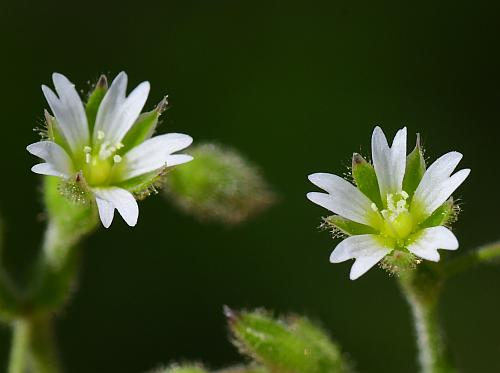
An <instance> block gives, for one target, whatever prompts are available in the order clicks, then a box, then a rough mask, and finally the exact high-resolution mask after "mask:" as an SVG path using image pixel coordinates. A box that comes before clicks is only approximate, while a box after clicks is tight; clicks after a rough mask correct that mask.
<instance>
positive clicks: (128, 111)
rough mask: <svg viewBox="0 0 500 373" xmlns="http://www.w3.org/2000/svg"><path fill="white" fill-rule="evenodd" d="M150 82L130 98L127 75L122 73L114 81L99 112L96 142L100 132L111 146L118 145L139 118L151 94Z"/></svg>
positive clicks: (136, 90) (134, 91) (95, 134)
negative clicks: (127, 90) (127, 94)
mask: <svg viewBox="0 0 500 373" xmlns="http://www.w3.org/2000/svg"><path fill="white" fill-rule="evenodd" d="M149 88H150V86H149V82H142V83H141V84H139V85H138V86H137V87H136V88H135V89H134V90H133V91H132V92H131V93H130V94H129V96H128V97H125V94H126V89H127V74H125V73H124V72H121V73H120V74H118V76H117V77H116V78H115V79H114V80H113V82H112V83H111V86H110V88H109V90H108V91H107V92H106V95H105V96H104V98H103V100H102V102H101V105H100V106H99V110H98V112H97V117H96V123H95V127H94V134H93V136H94V141H96V140H97V137H98V134H99V133H100V132H103V133H104V136H105V138H104V139H105V140H106V141H109V142H110V143H111V145H116V144H118V143H119V142H120V141H121V140H122V139H123V137H124V136H125V134H126V133H127V132H128V130H129V129H130V128H131V127H132V125H133V124H134V122H135V121H136V119H137V118H138V117H139V114H140V113H141V110H142V108H143V107H144V104H145V103H146V100H147V98H148V94H149Z"/></svg>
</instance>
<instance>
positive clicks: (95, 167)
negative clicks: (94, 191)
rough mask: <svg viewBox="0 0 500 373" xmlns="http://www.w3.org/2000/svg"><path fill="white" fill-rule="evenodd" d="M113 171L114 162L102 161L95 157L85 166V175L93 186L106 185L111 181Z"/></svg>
mask: <svg viewBox="0 0 500 373" xmlns="http://www.w3.org/2000/svg"><path fill="white" fill-rule="evenodd" d="M112 170H113V162H112V161H111V160H109V159H105V160H101V159H99V158H98V157H95V158H94V159H92V160H91V162H89V163H88V164H86V165H85V167H84V169H83V175H84V176H85V180H86V181H87V183H88V184H89V185H91V186H98V185H106V184H108V183H109V181H110V178H111V174H112Z"/></svg>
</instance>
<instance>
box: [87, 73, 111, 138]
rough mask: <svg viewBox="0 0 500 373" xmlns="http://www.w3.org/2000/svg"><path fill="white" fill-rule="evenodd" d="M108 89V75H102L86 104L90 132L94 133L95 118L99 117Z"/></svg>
mask: <svg viewBox="0 0 500 373" xmlns="http://www.w3.org/2000/svg"><path fill="white" fill-rule="evenodd" d="M107 91H108V80H107V79H106V76H104V75H101V77H100V78H99V80H98V81H97V84H96V85H95V88H94V91H93V92H92V93H91V94H90V96H89V99H88V101H87V105H86V106H85V111H86V113H87V121H88V124H89V130H90V133H92V131H93V129H94V125H95V119H96V117H97V111H98V110H99V106H100V105H101V101H102V99H103V98H104V95H105V94H106V92H107Z"/></svg>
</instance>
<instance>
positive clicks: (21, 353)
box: [8, 317, 60, 373]
mask: <svg viewBox="0 0 500 373" xmlns="http://www.w3.org/2000/svg"><path fill="white" fill-rule="evenodd" d="M13 325H14V328H13V341H12V348H11V353H10V361H9V368H8V373H26V372H33V373H58V372H59V371H60V368H59V359H58V355H57V350H56V347H55V343H54V338H53V332H52V325H51V321H50V318H49V317H45V318H43V319H36V320H35V319H19V320H16V321H15V322H14V324H13Z"/></svg>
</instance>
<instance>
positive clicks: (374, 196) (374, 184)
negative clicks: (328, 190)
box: [352, 153, 384, 209]
mask: <svg viewBox="0 0 500 373" xmlns="http://www.w3.org/2000/svg"><path fill="white" fill-rule="evenodd" d="M352 177H353V179H354V181H355V182H356V185H357V186H358V189H359V190H360V191H361V192H362V193H363V194H364V195H365V196H367V197H368V198H369V199H370V200H371V201H372V202H374V203H375V204H376V205H377V207H378V208H379V209H383V208H384V206H383V203H382V198H381V197H380V189H379V186H378V181H377V175H376V174H375V169H374V168H373V166H372V165H371V164H370V163H368V162H367V161H366V160H365V159H364V158H363V157H362V156H361V155H360V154H358V153H354V154H353V156H352Z"/></svg>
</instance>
